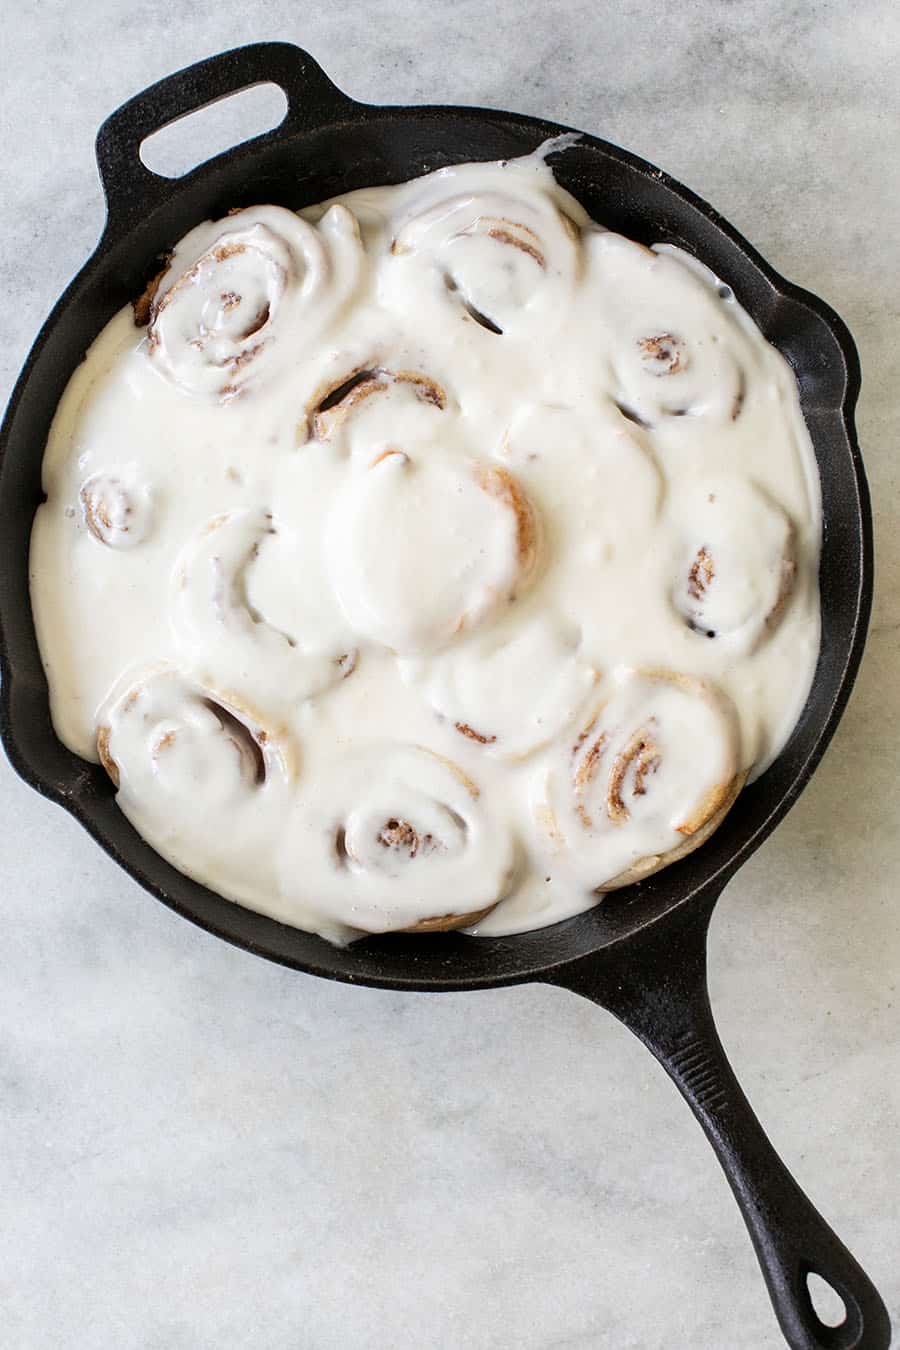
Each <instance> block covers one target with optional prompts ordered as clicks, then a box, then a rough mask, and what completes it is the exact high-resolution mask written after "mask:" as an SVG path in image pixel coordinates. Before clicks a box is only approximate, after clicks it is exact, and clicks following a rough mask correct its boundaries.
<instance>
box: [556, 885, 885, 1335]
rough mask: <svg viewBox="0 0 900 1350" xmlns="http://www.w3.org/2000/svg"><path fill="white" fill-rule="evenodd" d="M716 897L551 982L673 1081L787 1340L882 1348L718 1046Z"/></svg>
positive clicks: (835, 1247)
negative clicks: (711, 953)
mask: <svg viewBox="0 0 900 1350" xmlns="http://www.w3.org/2000/svg"><path fill="white" fill-rule="evenodd" d="M717 898H718V895H713V896H711V897H707V898H705V899H701V900H700V903H699V905H698V904H697V901H696V900H695V901H694V903H693V904H688V905H685V906H683V907H682V909H684V910H687V911H689V912H688V913H687V914H686V915H685V914H683V913H680V912H678V911H676V913H675V914H674V915H671V916H669V918H668V920H662V921H660V922H659V923H658V924H656V925H654V926H653V927H652V928H651V929H650V930H649V931H646V932H645V933H643V934H640V935H639V936H637V937H636V938H632V939H630V940H629V943H628V959H627V960H626V962H625V964H624V965H622V964H621V955H620V956H619V957H618V960H617V961H616V962H615V963H614V962H612V961H609V962H606V961H604V959H603V957H602V955H601V956H600V957H599V959H598V958H596V957H592V958H590V959H588V960H586V961H584V962H582V963H579V964H578V965H577V966H576V967H574V968H573V967H569V968H568V969H567V970H565V971H564V972H562V973H561V974H560V975H559V976H558V977H556V978H555V979H554V980H553V981H552V982H553V983H556V984H559V985H561V986H562V987H564V988H567V989H571V990H572V991H573V992H574V993H578V994H582V995H584V996H585V997H586V998H589V999H591V1000H593V1001H594V1002H595V1003H599V1004H601V1005H602V1006H603V1007H605V1008H607V1009H608V1010H609V1011H610V1012H612V1013H614V1014H615V1016H616V1017H618V1018H619V1020H620V1021H621V1022H623V1023H624V1024H625V1026H627V1027H628V1028H629V1029H630V1030H631V1031H633V1032H634V1033H635V1035H636V1036H638V1037H639V1038H640V1039H641V1040H642V1041H643V1042H644V1044H645V1045H646V1046H647V1048H648V1049H649V1050H650V1051H651V1053H652V1054H653V1055H654V1056H655V1057H656V1058H657V1059H658V1060H659V1062H660V1064H661V1065H662V1066H663V1068H664V1069H665V1070H666V1072H667V1073H668V1074H669V1076H670V1077H671V1078H672V1079H673V1081H674V1082H675V1084H676V1086H677V1088H678V1090H679V1091H680V1092H681V1094H682V1096H683V1097H684V1098H685V1100H686V1101H687V1103H688V1105H689V1106H690V1108H691V1110H692V1111H693V1113H694V1115H695V1116H696V1117H697V1119H698V1120H699V1122H700V1124H701V1125H702V1126H703V1129H704V1131H705V1133H706V1136H707V1138H708V1139H709V1141H710V1143H711V1144H712V1146H713V1148H714V1150H715V1152H716V1156H717V1157H718V1159H719V1162H720V1164H721V1165H722V1168H723V1170H724V1172H725V1175H726V1177H727V1178H728V1181H729V1183H730V1185H731V1189H732V1191H733V1192H734V1195H735V1198H736V1199H737V1202H738V1205H739V1206H740V1210H741V1213H742V1214H743V1216H744V1221H745V1223H746V1225H747V1228H748V1230H749V1233H750V1237H751V1239H752V1241H753V1246H754V1248H755V1250H756V1255H757V1258H758V1260H759V1264H760V1266H761V1268H762V1273H763V1276H764V1277H765V1281H766V1285H767V1286H768V1290H769V1296H770V1298H771V1300H772V1304H773V1307H774V1309H775V1314H776V1316H777V1318H778V1321H779V1324H780V1326H781V1330H782V1331H783V1333H784V1336H785V1339H786V1341H787V1343H788V1345H789V1346H791V1348H792V1350H887V1347H888V1346H889V1345H890V1339H891V1328H890V1320H889V1318H888V1314H887V1310H886V1308H885V1306H884V1303H883V1302H882V1300H881V1297H880V1295H879V1293H878V1291H877V1289H876V1288H875V1286H874V1285H873V1284H872V1282H871V1280H870V1279H869V1277H868V1275H866V1273H865V1271H864V1270H863V1269H862V1267H861V1266H860V1265H859V1263H858V1262H857V1261H856V1260H855V1258H854V1257H853V1256H852V1255H851V1254H850V1252H849V1251H848V1250H847V1248H846V1247H845V1246H844V1244H843V1243H842V1242H841V1241H840V1239H839V1238H838V1237H837V1235H836V1234H835V1233H834V1232H832V1230H831V1228H829V1226H828V1224H827V1223H826V1222H825V1220H824V1219H823V1218H822V1216H821V1215H820V1214H819V1212H818V1211H817V1210H816V1209H815V1208H814V1206H813V1205H812V1204H811V1203H810V1201H809V1200H808V1199H807V1197H806V1195H805V1194H804V1193H803V1191H802V1190H801V1189H800V1187H799V1186H798V1185H797V1183H796V1181H794V1179H793V1177H792V1176H791V1174H790V1173H789V1172H788V1170H787V1168H786V1167H785V1165H784V1163H783V1162H782V1161H781V1159H780V1158H779V1157H778V1155H777V1153H776V1152H775V1150H774V1148H773V1147H772V1145H771V1144H770V1142H769V1140H768V1138H767V1136H766V1134H765V1132H764V1130H763V1128H762V1126H761V1125H760V1123H759V1121H758V1120H757V1118H756V1116H755V1114H754V1112H753V1109H752V1107H751V1106H750V1103H749V1102H748V1101H747V1098H746V1097H745V1096H744V1093H743V1092H742V1090H741V1087H740V1085H739V1083H738V1081H737V1079H736V1077H735V1075H734V1073H733V1071H732V1068H731V1065H730V1064H729V1062H728V1059H727V1057H726V1055H725V1051H724V1049H723V1048H722V1043H721V1041H720V1040H719V1036H718V1032H717V1031H716V1027H715V1023H714V1021H713V1015H712V1010H711V1008H710V1003H709V991H708V987H707V980H706V939H707V932H708V928H709V921H710V918H711V916H712V911H713V908H714V906H715V902H716V899H717ZM656 929H659V930H660V931H658V932H657V931H655V930H656ZM632 952H633V953H634V954H633V955H632ZM810 1274H815V1275H818V1276H819V1277H820V1278H821V1279H823V1280H824V1281H825V1282H826V1283H827V1284H828V1285H830V1286H831V1288H832V1289H833V1290H834V1291H835V1292H836V1293H837V1294H838V1295H839V1296H840V1298H841V1299H842V1300H843V1303H844V1307H845V1309H846V1314H845V1318H844V1321H843V1322H842V1323H841V1324H840V1325H839V1326H828V1325H827V1324H826V1323H824V1322H823V1321H822V1320H821V1319H820V1318H819V1316H818V1314H817V1313H816V1310H815V1308H814V1307H813V1303H812V1299H811V1297H810V1292H809V1286H808V1284H807V1276H808V1275H810Z"/></svg>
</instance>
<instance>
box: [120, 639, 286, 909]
mask: <svg viewBox="0 0 900 1350" xmlns="http://www.w3.org/2000/svg"><path fill="white" fill-rule="evenodd" d="M97 754H98V756H99V758H100V761H101V763H102V764H103V767H104V768H105V769H106V772H107V773H108V775H109V777H110V778H111V780H112V782H113V784H114V785H115V788H116V801H117V804H118V806H119V807H120V809H121V810H122V811H123V812H124V814H125V815H126V816H127V817H128V819H129V820H130V821H131V822H132V824H133V825H134V826H135V828H136V829H137V830H138V831H139V833H140V834H141V835H143V837H144V838H145V839H147V840H148V841H149V842H150V843H151V844H152V845H153V846H154V847H155V848H157V849H158V850H159V851H160V852H161V853H163V854H164V855H165V857H166V858H168V859H169V861H171V862H173V863H174V864H175V865H176V866H177V867H180V868H181V870H182V871H185V872H187V873H188V874H189V875H192V876H198V877H199V879H200V880H202V881H205V882H207V884H212V885H215V886H221V887H222V888H223V890H224V892H225V893H226V894H228V895H230V896H233V897H234V898H235V899H245V898H248V897H250V896H253V895H258V894H259V891H260V888H261V887H262V888H264V887H266V886H267V885H268V887H269V888H270V889H271V890H272V891H273V893H274V887H275V879H274V874H273V876H272V878H271V880H269V881H268V882H267V881H266V880H265V873H266V869H267V863H266V862H265V861H264V860H266V859H268V858H270V857H271V856H272V855H273V854H274V850H275V844H276V841H277V839H278V837H279V835H280V832H281V830H282V828H283V825H282V822H283V820H284V818H285V816H286V814H287V812H288V810H289V807H290V801H291V792H290V788H291V780H292V779H293V777H294V774H295V771H296V765H295V760H294V753H293V749H292V746H291V743H290V741H289V740H288V739H287V738H286V737H285V736H283V735H282V734H281V733H280V732H279V731H278V730H277V729H276V728H274V727H272V726H271V725H269V724H268V723H267V722H266V721H264V720H263V719H262V718H261V717H260V716H259V715H258V714H257V713H256V712H255V711H254V710H252V709H251V708H250V707H249V706H247V705H245V704H241V703H238V702H237V701H236V700H235V699H234V698H232V697H231V696H226V695H223V694H221V693H219V692H218V691H217V690H214V689H211V688H209V687H207V686H204V685H201V684H198V683H197V682H195V681H193V680H190V679H188V678H186V677H185V676H184V675H183V674H182V673H181V672H180V671H178V670H176V669H173V668H172V667H166V666H156V667H152V668H148V669H145V670H143V671H140V672H137V673H134V672H132V673H131V674H130V675H127V676H125V677H123V680H122V681H121V682H120V684H119V685H118V686H117V687H116V689H114V690H113V692H112V693H111V694H110V696H109V697H108V698H107V700H106V701H105V703H104V705H103V706H102V707H101V709H100V711H99V713H98V716H97Z"/></svg>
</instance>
